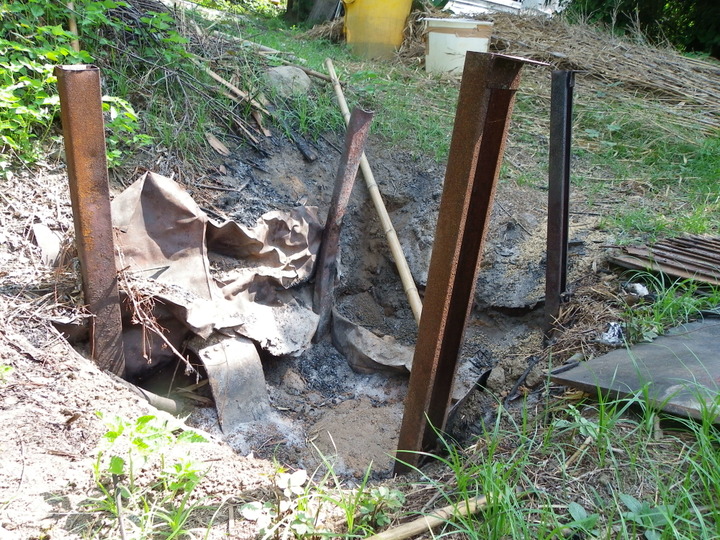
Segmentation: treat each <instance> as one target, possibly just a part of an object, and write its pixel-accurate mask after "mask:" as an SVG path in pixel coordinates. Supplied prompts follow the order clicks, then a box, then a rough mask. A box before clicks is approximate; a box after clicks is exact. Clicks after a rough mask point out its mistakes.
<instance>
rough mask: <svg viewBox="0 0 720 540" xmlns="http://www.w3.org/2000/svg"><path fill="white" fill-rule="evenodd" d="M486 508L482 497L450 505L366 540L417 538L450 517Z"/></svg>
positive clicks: (483, 496)
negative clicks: (465, 502)
mask: <svg viewBox="0 0 720 540" xmlns="http://www.w3.org/2000/svg"><path fill="white" fill-rule="evenodd" d="M485 506H487V497H485V495H482V496H480V497H477V498H475V499H472V500H470V501H468V502H467V504H463V503H460V504H451V505H448V506H445V507H444V508H441V509H440V510H438V511H437V512H435V513H434V514H431V515H429V516H423V517H421V518H418V519H416V520H413V521H410V522H408V523H403V524H402V525H400V526H399V527H395V528H394V529H390V530H387V531H385V532H381V533H380V534H376V535H374V536H369V537H368V538H367V539H366V540H404V539H405V538H410V537H412V536H417V535H418V534H422V533H424V532H425V531H431V530H433V529H437V528H438V527H439V526H440V525H444V524H446V523H447V522H448V520H449V519H450V518H452V517H462V516H469V515H472V514H475V513H477V512H478V511H479V510H481V509H482V508H484V507H485Z"/></svg>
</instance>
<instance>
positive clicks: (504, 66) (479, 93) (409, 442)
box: [395, 52, 526, 473]
mask: <svg viewBox="0 0 720 540" xmlns="http://www.w3.org/2000/svg"><path fill="white" fill-rule="evenodd" d="M525 62H526V61H525V60H523V59H521V58H512V57H507V56H501V55H495V54H483V53H475V52H469V53H467V56H466V59H465V69H464V71H463V78H462V83H461V85H460V96H459V99H458V106H457V113H456V116H455V127H454V129H453V135H452V142H451V144H450V155H449V158H448V165H447V170H446V173H445V185H444V189H443V194H442V199H441V201H440V213H439V215H438V224H437V229H436V232H435V242H434V245H433V251H432V256H431V259H430V270H429V273H428V283H427V288H426V292H425V299H424V302H423V312H422V318H421V320H420V328H419V332H418V340H417V344H416V346H415V356H414V358H413V366H412V373H411V375H410V384H409V388H408V395H407V398H406V400H405V413H404V415H403V421H402V427H401V429H400V440H399V444H398V453H397V458H398V460H400V461H398V462H397V463H396V465H395V472H396V473H404V472H407V471H408V470H410V468H411V467H412V466H414V465H416V464H417V463H418V461H419V457H420V456H419V454H418V453H417V452H419V451H422V450H426V449H430V448H431V447H432V445H433V444H434V443H435V437H434V436H433V433H434V432H433V427H434V428H437V429H443V428H444V425H445V421H446V416H447V411H448V407H449V404H450V397H451V389H452V382H453V379H454V377H455V369H456V366H457V359H458V354H459V351H460V346H461V345H462V339H463V335H464V332H465V324H466V321H467V318H468V315H469V314H470V310H471V308H472V303H473V296H474V290H475V280H476V276H477V270H478V268H479V265H480V258H481V253H482V247H483V243H484V238H485V233H486V231H487V226H488V223H489V220H490V214H491V210H492V203H493V197H494V194H495V187H496V184H497V179H498V176H499V174H500V165H501V162H502V154H503V149H504V147H505V140H506V137H507V131H508V125H509V119H510V115H511V112H512V107H513V104H514V101H515V92H516V90H517V88H518V86H519V83H520V70H521V68H522V66H523V64H524V63H525ZM403 462H405V463H403Z"/></svg>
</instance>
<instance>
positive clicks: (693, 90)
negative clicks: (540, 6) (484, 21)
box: [491, 13, 720, 128]
mask: <svg viewBox="0 0 720 540" xmlns="http://www.w3.org/2000/svg"><path fill="white" fill-rule="evenodd" d="M493 24H494V30H493V39H492V45H491V46H492V48H493V50H495V51H498V52H502V53H504V54H511V55H517V56H524V57H526V58H531V59H534V60H541V61H544V62H548V63H550V64H552V65H553V66H555V67H556V68H558V69H574V70H579V71H586V72H588V74H589V75H590V76H592V77H596V78H598V79H600V80H602V81H604V82H607V83H618V82H619V83H621V84H623V85H624V86H625V87H626V88H632V89H637V90H641V91H644V92H649V93H650V94H652V95H653V96H654V97H658V98H670V99H673V100H677V101H678V102H685V103H688V104H693V105H696V106H700V107H702V109H703V110H704V115H703V117H702V118H700V119H699V120H700V122H701V123H704V124H706V125H707V126H708V127H712V128H720V64H717V63H713V62H709V61H702V60H698V59H692V58H687V57H684V56H682V55H680V54H679V53H678V52H677V51H675V50H673V49H670V48H664V49H661V48H657V47H653V46H650V45H648V44H646V43H644V42H642V41H641V40H639V39H638V40H635V41H632V40H629V39H627V38H620V37H616V36H613V35H612V34H611V33H610V32H606V31H602V30H600V29H598V28H597V27H593V26H589V25H586V24H572V25H571V24H568V23H567V22H566V21H565V20H563V19H562V18H560V17H555V18H552V19H548V18H545V17H536V16H529V15H511V14H507V13H497V14H494V15H493Z"/></svg>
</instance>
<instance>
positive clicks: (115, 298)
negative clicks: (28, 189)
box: [55, 65, 125, 376]
mask: <svg viewBox="0 0 720 540" xmlns="http://www.w3.org/2000/svg"><path fill="white" fill-rule="evenodd" d="M55 76H56V77H57V86H58V91H59V94H60V117H61V120H62V127H63V136H64V138H65V154H66V157H67V168H68V177H69V180H70V199H71V202H72V209H73V221H74V224H75V243H76V244H77V249H78V256H79V258H80V270H81V272H82V279H83V292H84V294H85V303H86V304H87V306H88V309H89V311H90V313H92V315H93V318H92V323H91V325H92V326H91V332H90V343H91V351H92V358H93V360H94V361H95V363H97V365H98V366H99V367H100V368H101V369H105V370H108V371H111V372H112V373H114V374H116V375H120V376H122V375H123V374H124V371H125V354H124V352H123V341H122V321H121V316H120V297H119V294H118V282H117V268H116V267H115V242H114V238H113V229H112V221H111V218H110V187H109V184H108V172H107V162H106V156H105V127H104V124H103V113H102V98H101V92H100V70H99V69H98V68H97V67H95V66H87V65H72V66H58V67H56V68H55Z"/></svg>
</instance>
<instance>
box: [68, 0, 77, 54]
mask: <svg viewBox="0 0 720 540" xmlns="http://www.w3.org/2000/svg"><path fill="white" fill-rule="evenodd" d="M67 9H68V11H69V12H70V15H68V30H70V31H71V32H72V33H73V34H75V35H76V36H78V35H79V34H78V27H77V19H76V18H75V3H74V2H68V3H67ZM70 46H71V47H72V48H73V51H75V52H80V40H79V39H77V38H75V39H73V40H72V41H71V42H70Z"/></svg>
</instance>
